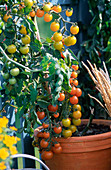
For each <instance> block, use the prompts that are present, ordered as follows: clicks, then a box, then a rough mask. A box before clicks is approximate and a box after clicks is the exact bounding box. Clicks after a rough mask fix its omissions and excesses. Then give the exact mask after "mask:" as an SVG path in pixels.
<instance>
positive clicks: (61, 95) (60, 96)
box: [58, 93, 65, 101]
mask: <svg viewBox="0 0 111 170" xmlns="http://www.w3.org/2000/svg"><path fill="white" fill-rule="evenodd" d="M64 99H65V94H64V93H59V98H58V100H59V101H63V100H64Z"/></svg>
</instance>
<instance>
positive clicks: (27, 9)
mask: <svg viewBox="0 0 111 170" xmlns="http://www.w3.org/2000/svg"><path fill="white" fill-rule="evenodd" d="M29 12H31V7H29V6H26V7H25V8H24V13H25V15H28V14H29Z"/></svg>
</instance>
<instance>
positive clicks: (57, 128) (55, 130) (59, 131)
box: [54, 126, 62, 134]
mask: <svg viewBox="0 0 111 170" xmlns="http://www.w3.org/2000/svg"><path fill="white" fill-rule="evenodd" d="M54 132H55V133H57V134H59V133H61V132H62V127H61V126H59V127H54Z"/></svg>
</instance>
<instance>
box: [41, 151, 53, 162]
mask: <svg viewBox="0 0 111 170" xmlns="http://www.w3.org/2000/svg"><path fill="white" fill-rule="evenodd" d="M52 157H53V152H52V151H43V152H42V154H41V158H42V160H49V159H51V158H52Z"/></svg>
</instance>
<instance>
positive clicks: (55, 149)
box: [52, 146, 62, 154]
mask: <svg viewBox="0 0 111 170" xmlns="http://www.w3.org/2000/svg"><path fill="white" fill-rule="evenodd" d="M52 151H53V152H54V153H57V154H59V153H61V152H62V147H61V146H58V147H52Z"/></svg>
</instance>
